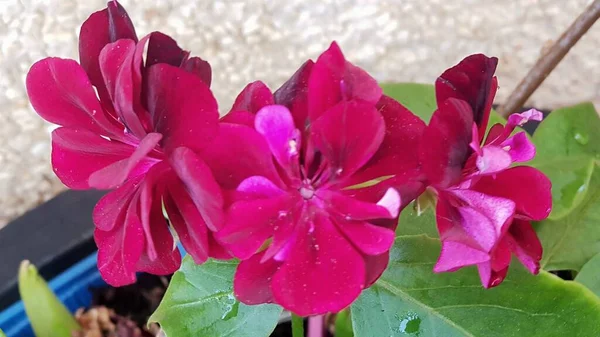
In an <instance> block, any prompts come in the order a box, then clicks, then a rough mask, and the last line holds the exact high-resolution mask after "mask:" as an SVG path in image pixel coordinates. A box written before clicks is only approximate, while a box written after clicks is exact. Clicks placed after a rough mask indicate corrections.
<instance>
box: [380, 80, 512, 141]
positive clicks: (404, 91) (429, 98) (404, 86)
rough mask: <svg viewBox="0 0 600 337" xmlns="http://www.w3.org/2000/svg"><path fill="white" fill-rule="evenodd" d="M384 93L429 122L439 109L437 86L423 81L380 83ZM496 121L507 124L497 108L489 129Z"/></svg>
mask: <svg viewBox="0 0 600 337" xmlns="http://www.w3.org/2000/svg"><path fill="white" fill-rule="evenodd" d="M379 86H381V88H382V89H383V93H384V94H386V95H388V96H390V97H391V98H393V99H395V100H397V101H398V102H400V103H402V105H404V107H406V108H407V109H408V110H410V111H412V113H414V114H415V115H417V116H419V118H421V119H422V120H423V121H424V122H426V123H429V120H430V119H431V115H433V112H434V111H435V110H436V109H437V103H436V100H435V87H434V86H433V85H431V84H421V83H380V84H379ZM496 123H501V124H506V119H504V118H503V117H502V116H500V115H499V114H498V113H497V112H496V111H495V110H492V112H491V113H490V120H489V122H488V130H489V128H490V127H492V125H494V124H496Z"/></svg>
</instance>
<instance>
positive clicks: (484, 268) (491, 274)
mask: <svg viewBox="0 0 600 337" xmlns="http://www.w3.org/2000/svg"><path fill="white" fill-rule="evenodd" d="M477 269H478V270H479V278H480V279H481V284H482V285H483V287H484V288H486V289H489V288H493V287H495V286H497V285H499V284H500V283H502V281H504V278H505V277H506V274H507V273H508V267H506V268H504V269H501V270H494V269H493V268H492V263H491V262H490V261H488V262H483V263H480V264H478V265H477Z"/></svg>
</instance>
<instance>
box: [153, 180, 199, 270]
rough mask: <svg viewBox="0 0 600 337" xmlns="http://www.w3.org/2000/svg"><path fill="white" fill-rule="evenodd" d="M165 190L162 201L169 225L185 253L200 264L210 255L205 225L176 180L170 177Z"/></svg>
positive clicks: (191, 201) (179, 182)
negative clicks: (166, 190)
mask: <svg viewBox="0 0 600 337" xmlns="http://www.w3.org/2000/svg"><path fill="white" fill-rule="evenodd" d="M167 189H168V195H167V196H165V198H164V199H163V200H164V204H165V209H166V211H167V214H168V216H169V220H170V222H171V225H172V226H173V229H174V230H175V232H176V233H177V236H178V237H179V240H180V241H181V244H182V245H183V248H185V251H186V252H188V253H189V254H190V255H191V256H192V258H193V259H194V262H195V263H196V264H202V263H204V262H205V261H206V260H207V259H208V257H209V255H210V248H209V243H208V228H207V227H206V223H205V221H204V219H203V218H202V215H201V214H200V212H199V211H198V208H197V207H196V204H194V201H193V200H192V199H191V198H190V195H189V194H188V193H187V191H186V190H185V187H184V186H183V184H182V183H181V181H180V180H179V179H178V178H174V179H173V178H172V177H171V178H170V179H169V180H168V185H167Z"/></svg>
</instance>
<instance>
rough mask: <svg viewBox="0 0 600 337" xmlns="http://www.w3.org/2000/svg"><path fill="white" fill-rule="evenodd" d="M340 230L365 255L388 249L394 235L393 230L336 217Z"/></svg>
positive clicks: (381, 252) (383, 251)
mask: <svg viewBox="0 0 600 337" xmlns="http://www.w3.org/2000/svg"><path fill="white" fill-rule="evenodd" d="M336 222H337V225H338V226H337V227H338V229H339V230H340V232H342V233H344V235H345V236H346V237H347V238H348V240H349V241H350V242H352V244H353V245H354V247H356V248H357V249H358V250H359V251H360V252H361V253H363V254H365V255H379V254H383V253H385V252H387V251H389V250H390V248H391V247H392V245H393V244H394V239H395V237H396V235H395V233H394V231H393V230H391V229H388V228H385V227H381V226H377V225H373V224H371V223H368V222H366V221H346V220H344V219H337V220H336Z"/></svg>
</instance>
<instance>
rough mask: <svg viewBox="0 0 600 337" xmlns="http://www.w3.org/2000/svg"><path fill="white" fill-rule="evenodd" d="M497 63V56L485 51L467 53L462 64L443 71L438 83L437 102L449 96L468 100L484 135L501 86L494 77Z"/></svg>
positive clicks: (474, 117) (474, 119) (436, 86)
mask: <svg viewBox="0 0 600 337" xmlns="http://www.w3.org/2000/svg"><path fill="white" fill-rule="evenodd" d="M497 65H498V59H497V58H495V57H487V56H485V55H483V54H475V55H471V56H467V57H466V58H465V59H464V60H462V61H461V62H460V63H459V64H457V65H455V66H454V67H452V68H450V69H448V70H446V71H444V73H443V74H442V75H440V77H438V79H437V81H436V82H435V93H436V99H437V102H438V105H439V104H440V103H442V102H444V101H446V100H447V99H449V98H457V99H460V100H465V101H467V102H468V103H469V105H470V106H471V111H472V113H473V121H474V122H475V123H476V124H477V126H478V127H479V134H480V135H481V136H482V137H483V135H484V134H485V130H486V128H487V123H488V119H489V116H490V111H491V109H492V102H493V101H494V96H495V95H496V90H497V89H498V81H497V79H496V77H495V76H494V72H495V71H496V66H497ZM480 140H481V139H480Z"/></svg>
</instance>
